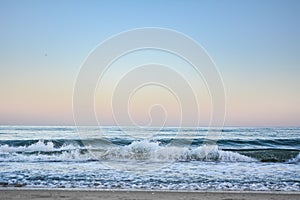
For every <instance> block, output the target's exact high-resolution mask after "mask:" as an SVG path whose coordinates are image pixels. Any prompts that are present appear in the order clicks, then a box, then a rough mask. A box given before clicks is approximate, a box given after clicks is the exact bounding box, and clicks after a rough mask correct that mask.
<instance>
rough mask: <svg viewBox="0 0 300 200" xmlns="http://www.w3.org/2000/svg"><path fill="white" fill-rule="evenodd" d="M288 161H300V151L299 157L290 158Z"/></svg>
mask: <svg viewBox="0 0 300 200" xmlns="http://www.w3.org/2000/svg"><path fill="white" fill-rule="evenodd" d="M288 163H300V153H299V154H298V155H297V157H295V158H292V159H290V160H289V161H288Z"/></svg>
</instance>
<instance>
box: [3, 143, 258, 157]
mask: <svg viewBox="0 0 300 200" xmlns="http://www.w3.org/2000/svg"><path fill="white" fill-rule="evenodd" d="M81 149H89V150H92V151H91V152H92V154H90V152H81V151H80V150H81ZM26 153H27V154H26ZM28 153H29V154H28ZM45 153H46V154H45ZM0 154H2V156H0V161H84V160H95V159H99V160H150V161H152V160H153V161H225V162H252V161H256V160H255V159H253V158H250V157H247V156H244V155H241V154H238V153H235V152H230V151H222V150H220V149H218V146H217V145H209V146H207V145H203V146H201V147H198V148H189V147H179V146H161V145H159V143H158V142H149V141H146V140H144V141H134V142H132V143H131V144H130V145H127V146H112V147H110V148H108V149H106V150H104V149H91V148H90V147H80V146H78V145H74V144H68V145H67V144H64V145H62V146H61V147H58V148H55V147H54V144H53V143H52V142H46V143H45V142H43V141H38V142H37V143H35V144H32V145H29V146H19V147H13V146H8V145H2V146H0Z"/></svg>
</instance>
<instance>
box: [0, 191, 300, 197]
mask: <svg viewBox="0 0 300 200" xmlns="http://www.w3.org/2000/svg"><path fill="white" fill-rule="evenodd" d="M0 199H1V200H2V199H3V200H4V199H5V200H9V199H29V200H42V199H43V200H48V199H62V200H67V199H68V200H71V199H72V200H73V199H74V200H88V199H89V200H96V199H106V200H110V199H118V200H119V199H122V200H125V199H143V200H147V199H159V200H169V199H170V200H173V199H174V200H175V199H188V200H192V199H209V200H259V199H261V200H268V199H270V200H271V199H272V200H278V199H289V200H294V199H295V200H300V193H299V192H194V191H193V192H188V191H140V190H138V191H132V190H130V191H126V190H92V189H25V188H20V189H19V188H18V189H15V188H2V189H0Z"/></svg>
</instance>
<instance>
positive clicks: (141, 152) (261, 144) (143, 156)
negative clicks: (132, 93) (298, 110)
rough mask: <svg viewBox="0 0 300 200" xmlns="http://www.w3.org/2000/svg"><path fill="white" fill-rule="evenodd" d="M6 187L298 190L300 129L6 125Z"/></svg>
mask: <svg viewBox="0 0 300 200" xmlns="http://www.w3.org/2000/svg"><path fill="white" fill-rule="evenodd" d="M212 136H213V137H212ZM0 187H25V188H89V189H125V190H183V191H197V190H198V191H230V190H234V191H300V128H299V127H225V128H222V129H220V130H214V129H213V128H205V127H196V128H194V127H180V128H179V127H163V128H155V127H114V126H112V127H109V126H105V127H96V126H95V127H93V126H91V127H76V126H0Z"/></svg>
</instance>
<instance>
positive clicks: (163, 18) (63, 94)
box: [0, 0, 300, 125]
mask: <svg viewBox="0 0 300 200" xmlns="http://www.w3.org/2000/svg"><path fill="white" fill-rule="evenodd" d="M0 27H1V31H0V91H1V96H2V95H3V96H2V97H1V99H2V100H0V101H2V102H1V104H0V123H1V124H35V123H36V124H72V122H73V121H72V114H71V113H72V110H71V107H72V105H71V103H72V100H71V98H72V87H73V83H74V79H75V77H76V75H77V73H78V70H79V67H80V65H81V64H82V62H83V61H84V59H85V58H86V57H87V55H88V54H89V52H90V51H91V50H92V49H94V48H95V47H96V46H97V45H98V44H99V43H100V42H101V41H103V40H105V39H106V38H108V37H110V36H111V35H114V34H117V33H119V32H121V31H125V30H128V29H132V28H141V27H163V28H170V29H174V30H177V31H180V32H182V33H184V34H186V35H189V36H190V37H192V38H193V39H195V40H196V41H197V42H199V43H200V44H201V45H202V46H203V47H204V48H205V49H206V50H207V51H208V53H209V54H210V55H211V57H212V58H213V60H214V61H215V63H216V64H217V66H218V68H219V70H220V72H221V74H222V76H223V79H224V83H225V87H226V90H227V95H228V96H227V97H228V108H227V110H228V117H227V120H226V124H227V125H300V121H299V119H300V105H299V102H300V94H299V91H300V79H299V77H300V56H299V52H300V36H299V35H300V2H299V1H297V0H287V1H284V0H281V1H279V0H264V1H255V0H251V1H238V0H236V1H233V0H231V1H230V0H228V1H159V0H156V1H58V0H51V1H50V0H49V1H46V0H45V1H37V0H36V1H31V0H27V1H21V0H19V1H15V0H0ZM45 55H47V56H45ZM34 108H36V109H34Z"/></svg>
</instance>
